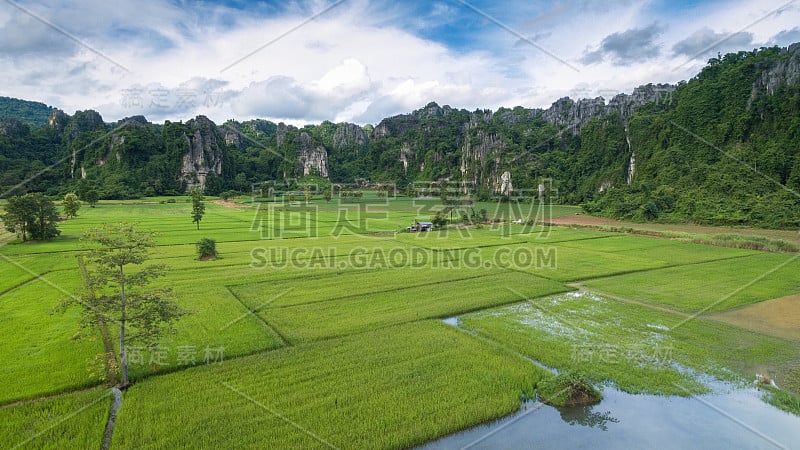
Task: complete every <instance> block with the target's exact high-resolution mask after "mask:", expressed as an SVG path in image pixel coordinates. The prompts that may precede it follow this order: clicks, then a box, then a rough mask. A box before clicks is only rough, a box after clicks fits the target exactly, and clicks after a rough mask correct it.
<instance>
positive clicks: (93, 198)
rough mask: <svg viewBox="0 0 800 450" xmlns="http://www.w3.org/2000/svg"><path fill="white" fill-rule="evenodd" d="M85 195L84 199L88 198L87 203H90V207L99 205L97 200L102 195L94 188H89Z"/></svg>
mask: <svg viewBox="0 0 800 450" xmlns="http://www.w3.org/2000/svg"><path fill="white" fill-rule="evenodd" d="M84 197H85V198H84V200H86V203H88V204H89V207H90V208H94V207H95V205H97V201H98V200H99V199H100V195H99V194H98V193H97V191H95V190H94V189H89V190H88V191H86V194H85V195H84Z"/></svg>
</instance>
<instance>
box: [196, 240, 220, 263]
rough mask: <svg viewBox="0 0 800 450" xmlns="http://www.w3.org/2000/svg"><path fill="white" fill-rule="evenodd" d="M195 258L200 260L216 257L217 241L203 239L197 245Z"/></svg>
mask: <svg viewBox="0 0 800 450" xmlns="http://www.w3.org/2000/svg"><path fill="white" fill-rule="evenodd" d="M197 257H198V258H200V259H202V260H207V259H213V258H216V257H217V241H215V240H214V239H209V238H203V239H200V241H199V242H198V243H197Z"/></svg>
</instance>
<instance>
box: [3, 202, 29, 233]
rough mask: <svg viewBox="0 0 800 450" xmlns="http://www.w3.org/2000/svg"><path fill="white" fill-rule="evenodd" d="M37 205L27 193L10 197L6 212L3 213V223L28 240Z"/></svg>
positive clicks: (12, 231) (10, 230) (9, 229)
mask: <svg viewBox="0 0 800 450" xmlns="http://www.w3.org/2000/svg"><path fill="white" fill-rule="evenodd" d="M34 212H35V207H34V205H33V202H32V198H31V197H30V196H27V195H22V196H19V195H15V196H13V197H11V198H9V199H8V203H7V204H6V213H5V214H3V216H2V219H3V224H4V225H5V227H6V229H7V230H8V231H9V232H11V233H16V234H17V236H19V237H21V238H22V242H25V241H27V240H28V227H29V224H31V223H33V222H34V220H35V218H34Z"/></svg>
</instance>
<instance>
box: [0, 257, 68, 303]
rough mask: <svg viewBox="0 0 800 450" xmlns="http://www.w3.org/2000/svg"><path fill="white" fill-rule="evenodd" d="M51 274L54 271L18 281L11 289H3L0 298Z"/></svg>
mask: <svg viewBox="0 0 800 450" xmlns="http://www.w3.org/2000/svg"><path fill="white" fill-rule="evenodd" d="M3 257H4V256H3V255H0V258H3ZM52 272H55V271H54V270H45V271H44V272H42V273H40V274H38V275H35V276H32V277H31V278H28V279H26V280H23V281H20V282H19V283H17V284H16V285H14V286H11V287H9V288H7V289H4V290H2V291H0V297H2V296H4V295H6V294H8V293H9V292H11V291H15V290H17V289H19V288H21V287H23V286H25V285H26V284H29V283H32V282H34V281H36V280H38V279H41V278H42V277H43V276H45V275H47V274H49V273H52Z"/></svg>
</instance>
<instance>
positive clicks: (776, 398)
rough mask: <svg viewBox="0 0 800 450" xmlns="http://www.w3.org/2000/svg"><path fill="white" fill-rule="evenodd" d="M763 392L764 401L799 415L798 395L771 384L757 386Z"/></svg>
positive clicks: (799, 401)
mask: <svg viewBox="0 0 800 450" xmlns="http://www.w3.org/2000/svg"><path fill="white" fill-rule="evenodd" d="M759 387H760V388H761V389H763V390H764V391H765V392H764V401H765V402H767V403H769V404H770V405H772V406H774V407H776V408H778V409H782V410H784V411H786V412H790V413H792V414H794V415H796V416H800V397H798V396H796V395H793V394H791V393H789V392H786V391H783V390H780V389H778V388H775V387H772V386H759Z"/></svg>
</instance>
